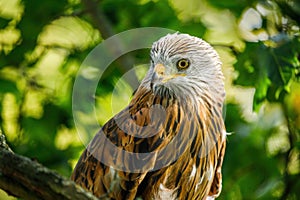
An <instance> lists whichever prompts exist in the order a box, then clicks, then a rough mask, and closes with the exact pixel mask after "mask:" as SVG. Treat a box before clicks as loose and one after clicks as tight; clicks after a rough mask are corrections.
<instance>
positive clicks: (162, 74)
mask: <svg viewBox="0 0 300 200" xmlns="http://www.w3.org/2000/svg"><path fill="white" fill-rule="evenodd" d="M154 72H155V73H156V75H157V76H158V79H159V80H160V81H161V82H162V83H166V82H168V81H169V80H171V79H174V78H176V77H178V76H186V75H185V74H178V73H176V74H170V75H168V74H166V67H165V66H164V65H163V64H161V63H159V64H157V65H155V67H154Z"/></svg>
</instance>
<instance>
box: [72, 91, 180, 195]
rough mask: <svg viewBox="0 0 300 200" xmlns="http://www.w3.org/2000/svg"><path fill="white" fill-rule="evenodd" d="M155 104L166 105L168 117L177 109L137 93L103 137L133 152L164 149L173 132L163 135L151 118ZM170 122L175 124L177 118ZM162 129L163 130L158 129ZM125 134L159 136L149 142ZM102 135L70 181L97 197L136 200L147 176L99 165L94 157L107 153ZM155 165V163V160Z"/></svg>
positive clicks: (158, 123) (94, 140)
mask: <svg viewBox="0 0 300 200" xmlns="http://www.w3.org/2000/svg"><path fill="white" fill-rule="evenodd" d="M149 102H150V103H149ZM153 104H160V105H161V104H163V106H164V107H165V108H166V109H167V110H168V111H167V112H168V113H174V110H173V109H174V108H175V109H177V107H176V104H171V103H170V102H168V101H164V102H162V101H161V100H160V99H159V98H157V97H154V96H153V93H152V92H150V91H148V90H146V89H143V88H142V89H140V90H138V91H137V93H136V94H135V96H134V98H133V100H132V101H131V103H130V105H129V107H128V108H126V109H124V110H123V111H121V112H120V113H119V114H117V115H116V116H115V117H114V118H112V119H111V120H109V121H108V122H107V123H106V124H105V125H104V126H103V128H102V130H101V133H104V134H105V136H106V137H107V138H108V139H109V140H110V141H111V142H112V143H113V144H114V145H116V146H117V147H121V148H123V149H124V150H126V151H130V152H138V153H141V152H151V151H152V150H157V149H161V148H163V146H165V145H166V144H168V142H169V141H170V140H171V139H172V138H173V136H172V134H173V133H174V132H173V131H172V132H169V133H167V132H166V131H164V129H163V128H161V127H162V126H163V125H162V123H163V122H157V121H155V120H156V116H151V115H154V114H155V112H153V113H151V106H152V105H153ZM174 105H175V106H174ZM129 116H130V117H129ZM168 117H170V116H168ZM171 120H172V121H176V119H174V118H172V119H171ZM172 123H173V122H172ZM151 124H152V126H151ZM160 125H161V127H157V126H160ZM120 126H121V127H120ZM144 126H147V127H148V128H147V129H142V128H139V129H138V127H144ZM151 127H152V128H151ZM123 130H131V131H132V132H134V133H135V134H140V135H141V134H143V135H144V136H147V134H153V131H155V132H157V134H155V135H154V136H152V137H148V138H137V137H134V136H132V135H129V134H127V133H126V132H124V131H123ZM158 130H159V131H158ZM139 131H143V133H137V132H139ZM99 134H100V133H98V134H96V136H95V137H94V139H93V140H92V141H91V143H90V144H89V147H88V149H87V150H85V151H84V152H83V154H82V156H81V158H80V159H79V161H78V163H77V165H76V167H75V169H74V171H73V174H72V176H71V179H72V180H74V181H75V182H76V183H77V184H78V185H80V186H81V187H83V188H85V189H87V190H89V191H91V192H93V193H94V194H95V196H97V197H100V196H103V195H107V196H109V197H111V198H116V199H133V198H134V197H135V195H136V192H137V189H138V186H139V184H140V183H141V182H142V180H143V178H144V177H145V175H146V173H128V172H121V171H119V172H117V173H115V171H114V170H113V169H112V168H110V167H107V166H105V165H103V164H102V163H101V162H99V161H98V160H97V159H96V158H95V156H94V155H97V154H98V153H99V154H106V153H105V151H107V149H106V148H105V144H104V143H103V141H101V139H100V136H99ZM101 145H102V146H101ZM107 155H109V153H107ZM107 159H124V158H123V157H122V155H115V158H111V157H110V158H107ZM123 163H124V164H126V163H128V162H126V161H124V162H123ZM154 163H155V160H153V164H154ZM128 164H131V163H128Z"/></svg>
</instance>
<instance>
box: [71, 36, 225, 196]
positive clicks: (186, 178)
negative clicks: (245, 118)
mask: <svg viewBox="0 0 300 200" xmlns="http://www.w3.org/2000/svg"><path fill="white" fill-rule="evenodd" d="M150 55H151V63H150V68H149V71H148V72H147V74H146V76H145V78H144V79H143V80H142V82H141V84H140V86H139V87H138V89H137V90H136V92H135V93H134V95H133V97H132V100H131V101H130V103H129V105H128V107H126V108H125V109H124V110H122V111H121V112H120V113H118V114H116V115H115V116H114V117H113V118H112V119H110V120H109V121H108V122H107V123H106V124H105V125H104V126H103V127H102V129H101V130H100V131H99V132H98V133H97V134H96V135H95V137H94V139H93V140H92V141H91V142H90V144H89V146H88V147H87V149H86V150H85V151H84V152H83V154H82V155H81V157H80V159H79V161H78V163H77V165H76V167H75V169H74V171H73V174H72V176H71V179H72V180H74V181H75V182H76V183H77V184H78V185H80V186H82V187H83V188H85V189H87V190H89V191H91V192H92V193H93V194H94V195H95V196H97V197H100V199H101V197H102V198H103V199H136V198H138V197H140V198H142V199H145V200H148V199H183V200H189V199H200V200H201V199H214V198H216V197H218V196H219V194H220V192H221V187H222V175H221V167H222V162H223V157H224V153H225V144H226V130H225V125H224V121H223V118H222V107H223V102H224V98H225V90H224V81H223V79H224V77H223V74H222V71H221V62H220V60H219V56H218V55H217V53H216V51H215V50H214V49H213V48H212V47H211V46H210V45H209V44H208V43H206V42H205V41H203V40H202V39H200V38H197V37H194V36H190V35H188V34H182V33H174V34H168V35H166V36H164V37H162V38H160V39H159V40H158V41H156V42H155V43H154V44H153V45H152V48H151V51H150Z"/></svg>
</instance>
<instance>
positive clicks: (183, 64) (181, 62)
mask: <svg viewBox="0 0 300 200" xmlns="http://www.w3.org/2000/svg"><path fill="white" fill-rule="evenodd" d="M176 65H177V69H179V70H182V69H186V68H188V67H189V66H190V62H189V61H188V60H187V59H180V60H178V62H177V64H176Z"/></svg>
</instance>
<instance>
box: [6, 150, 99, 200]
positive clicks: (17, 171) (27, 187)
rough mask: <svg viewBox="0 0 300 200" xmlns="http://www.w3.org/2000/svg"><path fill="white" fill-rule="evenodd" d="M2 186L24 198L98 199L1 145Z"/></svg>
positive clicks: (10, 192)
mask: <svg viewBox="0 0 300 200" xmlns="http://www.w3.org/2000/svg"><path fill="white" fill-rule="evenodd" d="M0 161H1V162H0V188H1V189H3V190H4V191H6V192H7V193H8V194H10V195H12V196H15V197H21V198H22V199H24V200H38V199H39V200H40V199H44V200H58V199H59V200H97V198H96V197H95V196H93V195H92V194H91V193H89V192H87V191H85V190H84V189H82V188H81V187H79V186H77V185H76V184H75V183H74V182H73V181H71V180H68V179H66V178H64V177H62V176H60V175H58V174H57V173H55V172H53V171H51V170H49V169H47V168H46V167H44V166H42V165H41V164H39V163H37V162H35V161H32V160H30V159H29V158H26V157H24V156H20V155H17V154H14V153H13V152H11V151H9V150H8V149H6V148H4V147H3V146H2V145H1V146H0Z"/></svg>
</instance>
